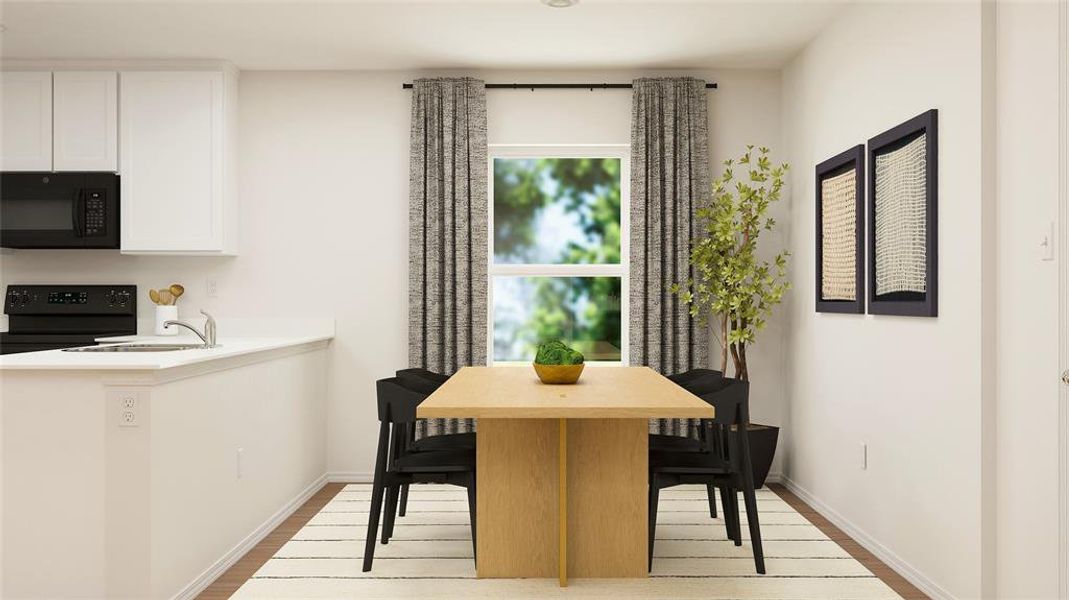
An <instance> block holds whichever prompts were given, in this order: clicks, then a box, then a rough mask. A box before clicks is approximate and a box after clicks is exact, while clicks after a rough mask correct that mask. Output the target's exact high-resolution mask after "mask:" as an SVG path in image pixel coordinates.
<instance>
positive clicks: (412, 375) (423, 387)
mask: <svg viewBox="0 0 1069 600" xmlns="http://www.w3.org/2000/svg"><path fill="white" fill-rule="evenodd" d="M397 378H398V379H400V380H401V383H402V384H403V385H404V386H405V387H407V388H409V389H411V390H415V391H417V392H421V393H424V394H427V395H430V394H432V393H434V391H435V390H437V389H438V388H439V387H441V386H442V384H443V383H445V382H446V381H447V380H448V379H449V378H448V377H446V376H445V375H442V374H439V373H435V372H434V371H428V370H427V369H401V370H400V371H397Z"/></svg>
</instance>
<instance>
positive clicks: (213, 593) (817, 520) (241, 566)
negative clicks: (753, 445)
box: [198, 483, 928, 600]
mask: <svg viewBox="0 0 1069 600" xmlns="http://www.w3.org/2000/svg"><path fill="white" fill-rule="evenodd" d="M344 487H345V484H344V483H328V484H327V485H325V486H324V487H323V488H322V489H320V490H319V491H318V492H316V494H315V495H314V496H312V498H310V499H309V500H308V501H307V502H305V503H304V504H303V505H302V506H301V507H300V508H299V509H297V511H296V512H295V513H293V515H291V516H290V517H289V518H288V519H286V520H285V521H284V522H283V523H282V524H281V525H279V526H278V527H277V528H275V530H274V531H272V532H271V533H270V534H268V535H267V537H266V538H264V539H263V541H261V542H260V543H259V544H257V545H256V547H254V548H253V549H252V550H250V551H249V553H248V554H246V555H245V556H243V557H242V558H241V560H239V561H238V562H237V563H235V564H234V566H232V567H230V569H228V570H227V571H226V572H225V573H223V574H222V575H221V576H220V577H219V579H216V580H215V581H214V582H213V583H212V584H211V585H210V586H208V588H207V589H205V590H204V591H203V592H202V593H201V594H200V595H199V596H198V599H200V600H222V599H225V598H229V597H230V596H231V595H232V594H233V593H234V592H236V591H237V589H238V588H239V587H241V585H242V584H244V583H245V581H246V580H248V579H249V578H250V577H251V576H252V575H253V574H254V573H255V572H256V571H257V570H258V569H259V568H260V567H261V566H263V564H264V563H265V562H267V560H268V559H269V558H271V557H272V556H273V555H274V554H275V553H276V552H277V551H278V550H279V548H281V547H282V546H283V544H285V543H286V542H288V541H289V540H290V539H291V538H292V537H293V536H294V534H296V533H297V531H299V530H300V529H301V528H302V527H304V526H305V524H306V523H308V521H309V520H310V519H311V518H312V517H313V516H315V515H316V513H318V512H319V511H320V509H322V508H323V506H324V505H326V504H327V502H329V501H330V500H331V499H333V498H334V496H336V495H337V494H338V492H340V491H341V490H342V489H343V488H344ZM768 487H769V489H771V490H772V491H773V492H775V493H776V495H778V496H779V497H780V498H782V499H783V500H784V501H785V502H786V503H787V504H789V505H790V506H791V507H792V508H794V509H795V510H796V511H798V513H799V514H801V515H802V516H804V517H805V518H806V519H807V520H809V522H811V523H812V524H813V525H814V526H816V527H817V528H818V529H820V530H821V532H823V533H824V534H825V535H827V536H828V537H829V538H831V539H832V540H834V541H835V543H836V544H838V545H839V546H840V547H842V548H843V550H845V551H846V552H847V553H849V554H850V556H852V557H853V558H854V559H855V560H857V561H858V562H860V563H861V564H863V565H864V566H865V567H866V568H867V569H869V570H870V571H872V573H873V574H874V575H876V576H877V577H878V578H879V579H880V580H881V581H883V582H884V583H886V584H887V585H888V587H890V588H891V589H893V590H894V591H895V592H897V593H898V594H899V595H901V596H902V597H903V598H905V599H906V600H922V599H926V598H928V596H926V595H924V593H923V592H921V591H920V590H919V589H917V588H916V587H914V586H913V585H912V584H910V583H909V582H908V581H906V580H905V578H903V577H902V576H901V575H899V574H898V573H896V572H894V571H893V570H892V569H891V568H890V567H888V566H887V565H886V564H884V563H883V562H882V561H880V560H879V559H878V558H876V557H875V556H874V555H873V554H872V553H871V552H869V551H868V550H866V549H864V548H863V547H862V546H861V545H860V544H858V543H857V542H856V541H854V540H853V539H851V538H850V536H848V535H846V534H845V533H843V531H842V530H840V529H839V528H838V527H836V526H835V525H832V524H831V522H830V521H828V520H827V519H825V518H824V517H823V516H821V515H820V514H819V513H818V512H816V511H815V510H813V509H812V508H811V507H810V506H809V505H807V504H806V503H804V502H802V500H801V499H799V498H798V497H797V496H795V495H794V494H793V493H791V492H790V491H789V490H787V488H785V487H783V486H782V485H779V484H770V485H769V486H768Z"/></svg>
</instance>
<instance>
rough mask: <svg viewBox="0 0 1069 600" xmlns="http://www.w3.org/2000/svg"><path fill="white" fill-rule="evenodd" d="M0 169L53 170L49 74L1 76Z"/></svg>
mask: <svg viewBox="0 0 1069 600" xmlns="http://www.w3.org/2000/svg"><path fill="white" fill-rule="evenodd" d="M0 170H2V171H51V170H52V73H51V72H50V71H4V72H3V73H0Z"/></svg>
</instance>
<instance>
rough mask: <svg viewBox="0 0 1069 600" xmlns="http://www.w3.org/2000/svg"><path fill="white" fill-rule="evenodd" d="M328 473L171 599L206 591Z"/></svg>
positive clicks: (316, 488)
mask: <svg viewBox="0 0 1069 600" xmlns="http://www.w3.org/2000/svg"><path fill="white" fill-rule="evenodd" d="M327 480H328V477H327V475H325V474H324V475H320V476H319V477H318V478H316V480H315V481H313V482H312V483H311V484H310V485H309V486H308V487H306V488H304V489H303V490H302V491H301V493H299V494H297V495H296V496H295V497H294V498H293V499H292V500H290V501H289V502H287V503H286V504H285V505H284V506H283V507H282V508H280V509H278V512H276V513H275V514H273V515H271V516H270V517H269V518H268V519H267V520H266V521H264V522H263V523H262V524H260V526H259V527H257V528H256V529H254V530H253V531H252V533H250V534H249V535H247V536H245V539H243V540H241V541H240V542H238V544H237V545H236V546H234V547H233V548H231V549H230V551H229V552H227V553H226V554H224V555H223V557H222V558H220V559H219V560H217V561H216V562H215V564H213V565H212V566H210V567H208V569H207V570H205V571H204V572H203V573H201V574H200V575H198V576H197V578H196V579H194V580H193V581H191V582H190V583H189V584H188V585H187V586H186V587H185V588H184V589H182V591H180V592H178V593H177V594H175V595H174V596H172V597H171V600H191V599H192V598H195V597H196V596H197V595H198V594H200V593H201V592H203V591H204V589H205V588H207V587H208V586H209V585H211V584H212V582H213V581H215V580H216V579H218V578H219V576H220V575H222V574H223V573H225V572H226V570H227V569H229V568H230V567H232V566H234V563H236V562H238V560H240V559H241V557H243V556H245V555H246V554H247V553H248V552H249V550H252V549H253V547H254V546H256V544H259V543H260V541H261V540H263V539H264V538H265V537H267V534H269V533H271V532H272V531H273V530H274V529H275V527H278V526H279V525H281V524H282V522H283V521H285V520H286V519H288V518H289V516H290V515H292V514H293V513H294V512H296V510H297V509H298V508H300V507H301V505H302V504H304V503H305V502H307V501H308V499H309V498H311V497H312V496H313V495H315V493H316V492H318V491H319V490H320V488H322V487H323V486H324V485H326V484H327Z"/></svg>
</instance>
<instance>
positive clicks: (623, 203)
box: [486, 144, 631, 366]
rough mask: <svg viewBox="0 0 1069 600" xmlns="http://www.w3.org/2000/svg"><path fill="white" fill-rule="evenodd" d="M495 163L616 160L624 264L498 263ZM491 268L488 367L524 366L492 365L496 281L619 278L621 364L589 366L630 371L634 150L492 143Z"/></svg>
mask: <svg viewBox="0 0 1069 600" xmlns="http://www.w3.org/2000/svg"><path fill="white" fill-rule="evenodd" d="M495 158H616V159H619V160H620V264H616V265H606V264H601V265H547V264H506V265H495V264H494V159H495ZM486 162H487V165H486V168H487V186H486V187H487V194H488V199H487V211H486V212H487V214H488V219H489V221H488V223H487V232H488V234H487V236H486V238H487V241H486V243H487V250H488V251H487V259H486V260H487V266H486V310H487V319H486V362H487V364H488V365H490V366H494V365H499V366H507V365H525V364H528V363H527V362H525V361H495V360H494V277H495V276H499V275H503V276H514V277H515V276H525V277H619V278H620V320H621V323H620V360H618V361H616V360H605V361H587V364H589V365H592V366H601V365H608V366H620V365H624V366H626V365H627V364H628V361H629V350H630V346H631V344H630V336H629V335H628V322H629V316H630V304H631V302H630V298H631V277H630V262H631V210H630V206H631V145H630V144H489V145H488V152H487V161H486Z"/></svg>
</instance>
